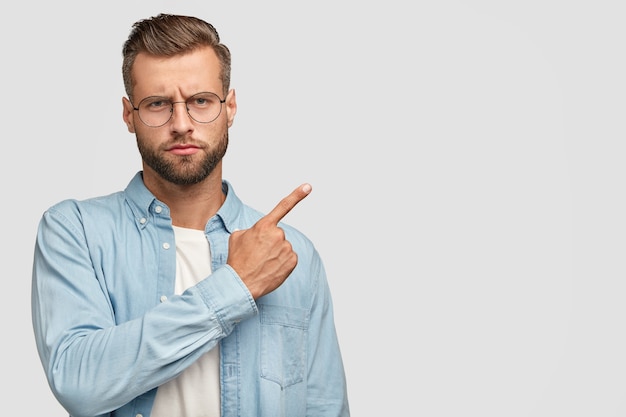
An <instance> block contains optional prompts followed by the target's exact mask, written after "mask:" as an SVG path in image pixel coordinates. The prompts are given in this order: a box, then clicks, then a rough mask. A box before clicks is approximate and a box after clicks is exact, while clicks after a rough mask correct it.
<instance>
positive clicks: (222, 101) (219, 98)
mask: <svg viewBox="0 0 626 417" xmlns="http://www.w3.org/2000/svg"><path fill="white" fill-rule="evenodd" d="M199 94H213V95H214V96H215V97H217V99H218V100H219V102H220V111H219V113H217V116H215V118H214V119H213V120H210V121H208V122H201V121H199V120H196V119H195V118H194V117H193V116H192V115H191V113H189V107H188V106H187V102H188V101H189V100H190V99H192V98H193V97H195V96H197V95H199ZM149 98H163V99H165V100H167V101H169V102H170V117H168V119H167V120H166V121H165V122H163V123H162V124H160V125H158V126H152V125H149V124H148V123H146V122H144V120H143V119H142V118H141V114H140V113H139V106H141V103H143V102H144V101H145V100H147V99H149ZM128 101H130V104H131V106H133V110H135V111H136V112H137V115H138V116H139V120H141V123H143V124H144V125H146V126H148V127H154V128H157V127H163V126H165V125H166V124H168V123H169V122H170V120H172V117H173V116H174V104H179V103H185V111H186V112H187V116H189V117H190V118H191V120H193V121H194V122H196V123H202V124H209V123H213V122H214V121H216V120H217V118H218V117H220V115H221V114H222V104H224V103H226V99H223V100H222V98H221V97H220V96H219V95H217V94H216V93H214V92H212V91H200V92H198V93H195V94H192V95H190V96H189V97H188V98H187V99H186V100H184V101H171V100H170V99H169V98H167V97H164V96H148V97H144V98H142V99H141V100H140V101H139V104H138V105H137V107H135V105H134V104H133V101H132V100H131V99H130V97H129V99H128Z"/></svg>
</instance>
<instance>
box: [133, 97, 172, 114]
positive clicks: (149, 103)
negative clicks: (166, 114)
mask: <svg viewBox="0 0 626 417" xmlns="http://www.w3.org/2000/svg"><path fill="white" fill-rule="evenodd" d="M171 106H172V105H171V104H170V101H169V100H168V99H166V98H163V97H148V98H146V99H144V100H143V101H142V103H141V107H143V108H145V109H146V110H149V111H160V110H165V109H169V108H171Z"/></svg>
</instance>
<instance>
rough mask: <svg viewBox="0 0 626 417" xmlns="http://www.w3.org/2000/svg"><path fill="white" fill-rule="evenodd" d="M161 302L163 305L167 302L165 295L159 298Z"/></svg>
mask: <svg viewBox="0 0 626 417" xmlns="http://www.w3.org/2000/svg"><path fill="white" fill-rule="evenodd" d="M160 300H161V302H162V303H164V302H166V301H167V295H162V296H161V298H160Z"/></svg>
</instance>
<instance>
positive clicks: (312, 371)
mask: <svg viewBox="0 0 626 417" xmlns="http://www.w3.org/2000/svg"><path fill="white" fill-rule="evenodd" d="M310 273H311V276H313V277H316V279H315V280H314V284H315V286H314V288H313V293H314V294H315V295H314V299H313V308H312V310H311V324H310V326H309V335H308V337H309V338H308V352H309V354H308V380H307V381H308V382H307V383H308V387H307V416H311V417H321V416H324V417H349V415H350V411H349V407H348V398H347V388H346V379H345V374H344V368H343V362H342V358H341V353H340V350H339V343H338V340H337V334H336V330H335V324H334V315H333V306H332V300H331V294H330V289H329V287H328V282H327V279H326V272H325V270H324V266H323V264H322V261H321V260H320V258H319V255H318V253H317V252H314V256H313V261H312V262H311V272H310Z"/></svg>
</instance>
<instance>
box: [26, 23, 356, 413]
mask: <svg viewBox="0 0 626 417" xmlns="http://www.w3.org/2000/svg"><path fill="white" fill-rule="evenodd" d="M123 57H124V59H123V67H122V72H123V78H124V84H125V88H126V93H127V95H128V98H123V99H122V100H123V118H124V122H125V123H126V125H127V126H128V130H129V132H131V133H134V134H135V136H136V140H137V146H138V149H139V152H140V154H141V157H142V171H140V172H138V173H137V174H136V176H135V177H134V178H133V179H132V180H131V181H130V183H129V184H128V186H127V188H126V189H125V190H124V191H121V192H118V193H114V194H112V195H108V196H103V197H99V198H93V199H89V200H85V201H76V200H67V201H62V202H60V203H58V204H56V205H54V206H53V207H51V208H50V209H48V210H47V211H46V212H45V213H44V215H43V218H42V220H41V222H40V225H39V229H38V233H37V241H36V246H35V254H34V267H33V286H32V313H33V326H34V331H35V338H36V342H37V348H38V351H39V354H40V357H41V361H42V364H43V366H44V369H45V372H46V375H47V378H48V381H49V384H50V387H51V389H52V391H53V392H54V395H55V396H56V398H57V399H58V400H59V402H60V403H61V404H62V405H63V406H64V407H65V409H66V410H67V411H68V412H69V413H70V414H71V415H72V416H75V417H78V416H123V417H130V416H132V417H135V416H143V417H148V416H151V417H196V416H198V417H199V416H222V417H229V416H244V417H252V416H256V417H261V416H268V417H277V416H288V417H298V416H315V417H323V416H349V407H348V401H347V396H346V382H345V377H344V370H343V365H342V359H341V355H340V351H339V345H338V341H337V336H336V331H335V327H334V322H333V321H334V318H333V310H332V302H331V297H330V293H329V288H328V284H327V281H326V276H325V272H324V267H323V265H322V261H321V260H320V258H319V255H318V253H317V251H316V250H315V248H314V246H313V245H312V243H311V242H310V241H309V240H308V239H307V238H306V237H305V236H304V235H302V234H301V233H300V232H298V231H297V230H295V229H293V228H292V227H289V226H288V225H286V224H283V223H279V222H280V221H281V219H282V218H283V217H284V216H285V215H286V214H287V213H288V212H289V211H290V210H291V209H292V208H293V207H294V206H295V205H296V204H297V203H298V202H299V201H300V200H302V199H303V198H305V197H306V196H307V195H308V193H309V192H310V191H311V187H310V185H308V184H303V185H302V186H300V187H298V188H296V189H295V190H294V191H293V192H292V193H291V194H289V195H288V196H287V197H285V198H284V199H283V200H282V201H281V202H280V203H279V204H278V205H277V206H276V208H274V209H273V210H272V211H271V212H270V213H268V214H267V215H265V216H263V215H262V214H260V213H258V212H257V211H254V210H253V209H251V208H249V207H247V206H246V205H244V204H243V203H242V202H241V201H240V200H239V199H238V197H237V196H236V195H235V192H234V190H233V187H232V186H231V184H230V183H228V182H227V181H226V180H224V179H223V178H222V158H223V156H224V154H225V152H226V149H227V145H228V129H229V127H230V126H231V125H232V123H233V120H234V118H235V113H236V111H237V103H236V98H235V91H234V90H232V89H230V52H229V50H228V48H227V47H226V46H224V45H223V44H221V43H220V39H219V36H218V33H217V32H216V31H215V29H214V28H213V26H211V25H210V24H208V23H206V22H204V21H203V20H200V19H197V18H194V17H186V16H175V15H163V14H162V15H159V16H156V17H153V18H149V19H145V20H141V21H138V22H137V23H135V25H134V26H133V30H132V31H131V33H130V35H129V38H128V39H127V41H126V42H125V44H124V48H123Z"/></svg>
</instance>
